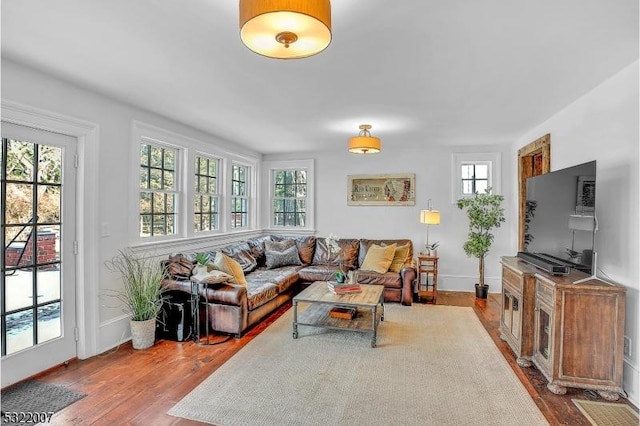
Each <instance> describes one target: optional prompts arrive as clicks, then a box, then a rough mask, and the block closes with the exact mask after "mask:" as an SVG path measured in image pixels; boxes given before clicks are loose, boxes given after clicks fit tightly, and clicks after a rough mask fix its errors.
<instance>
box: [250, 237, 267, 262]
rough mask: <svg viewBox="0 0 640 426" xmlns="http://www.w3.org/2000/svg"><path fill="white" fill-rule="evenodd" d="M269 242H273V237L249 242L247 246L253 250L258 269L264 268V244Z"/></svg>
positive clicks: (258, 238)
mask: <svg viewBox="0 0 640 426" xmlns="http://www.w3.org/2000/svg"><path fill="white" fill-rule="evenodd" d="M267 241H272V238H271V235H265V236H263V237H256V238H251V239H248V240H247V244H249V248H250V249H251V256H253V258H254V259H255V260H256V262H257V264H258V267H260V266H264V264H265V261H266V258H265V257H264V243H265V242H267Z"/></svg>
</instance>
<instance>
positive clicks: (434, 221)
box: [420, 198, 440, 253]
mask: <svg viewBox="0 0 640 426" xmlns="http://www.w3.org/2000/svg"><path fill="white" fill-rule="evenodd" d="M420 223H424V224H426V225H427V242H426V245H425V250H427V253H428V252H429V226H431V225H439V224H440V212H439V211H438V210H433V209H432V208H431V198H429V201H427V210H421V211H420Z"/></svg>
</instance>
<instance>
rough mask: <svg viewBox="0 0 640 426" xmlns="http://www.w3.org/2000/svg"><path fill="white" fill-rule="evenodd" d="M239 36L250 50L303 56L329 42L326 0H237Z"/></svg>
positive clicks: (282, 56) (285, 56)
mask: <svg viewBox="0 0 640 426" xmlns="http://www.w3.org/2000/svg"><path fill="white" fill-rule="evenodd" d="M240 38H241V39H242V42H243V43H244V44H245V46H247V47H248V48H249V49H251V50H253V51H254V52H256V53H258V54H260V55H263V56H267V57H270V58H277V59H296V58H305V57H307V56H312V55H315V54H317V53H320V52H322V51H323V50H324V49H326V48H327V46H329V43H331V3H330V2H329V0H240Z"/></svg>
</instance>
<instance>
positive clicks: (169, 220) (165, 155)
mask: <svg viewBox="0 0 640 426" xmlns="http://www.w3.org/2000/svg"><path fill="white" fill-rule="evenodd" d="M177 157H178V152H177V150H176V149H174V148H169V147H165V146H161V145H156V144H150V143H142V144H141V145H140V208H139V211H140V236H141V237H154V236H159V235H173V234H175V233H176V232H177V231H176V223H177V221H176V206H177V198H178V197H177V194H178V191H177V184H176V176H177V170H176V159H177Z"/></svg>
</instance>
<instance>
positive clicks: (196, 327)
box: [191, 277, 212, 345]
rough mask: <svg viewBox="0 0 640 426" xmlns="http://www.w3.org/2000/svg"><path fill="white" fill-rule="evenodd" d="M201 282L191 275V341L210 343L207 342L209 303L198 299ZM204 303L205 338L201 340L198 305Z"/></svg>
mask: <svg viewBox="0 0 640 426" xmlns="http://www.w3.org/2000/svg"><path fill="white" fill-rule="evenodd" d="M205 285H206V284H202V283H201V282H200V281H199V280H198V279H197V278H195V277H191V306H192V310H193V313H192V316H193V341H194V342H195V343H196V344H198V345H211V344H212V343H210V342H209V303H207V301H206V300H204V301H202V300H200V289H201V288H202V287H203V286H205ZM201 304H204V329H205V331H204V332H205V335H206V339H205V340H204V341H203V336H202V327H200V305H201Z"/></svg>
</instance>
